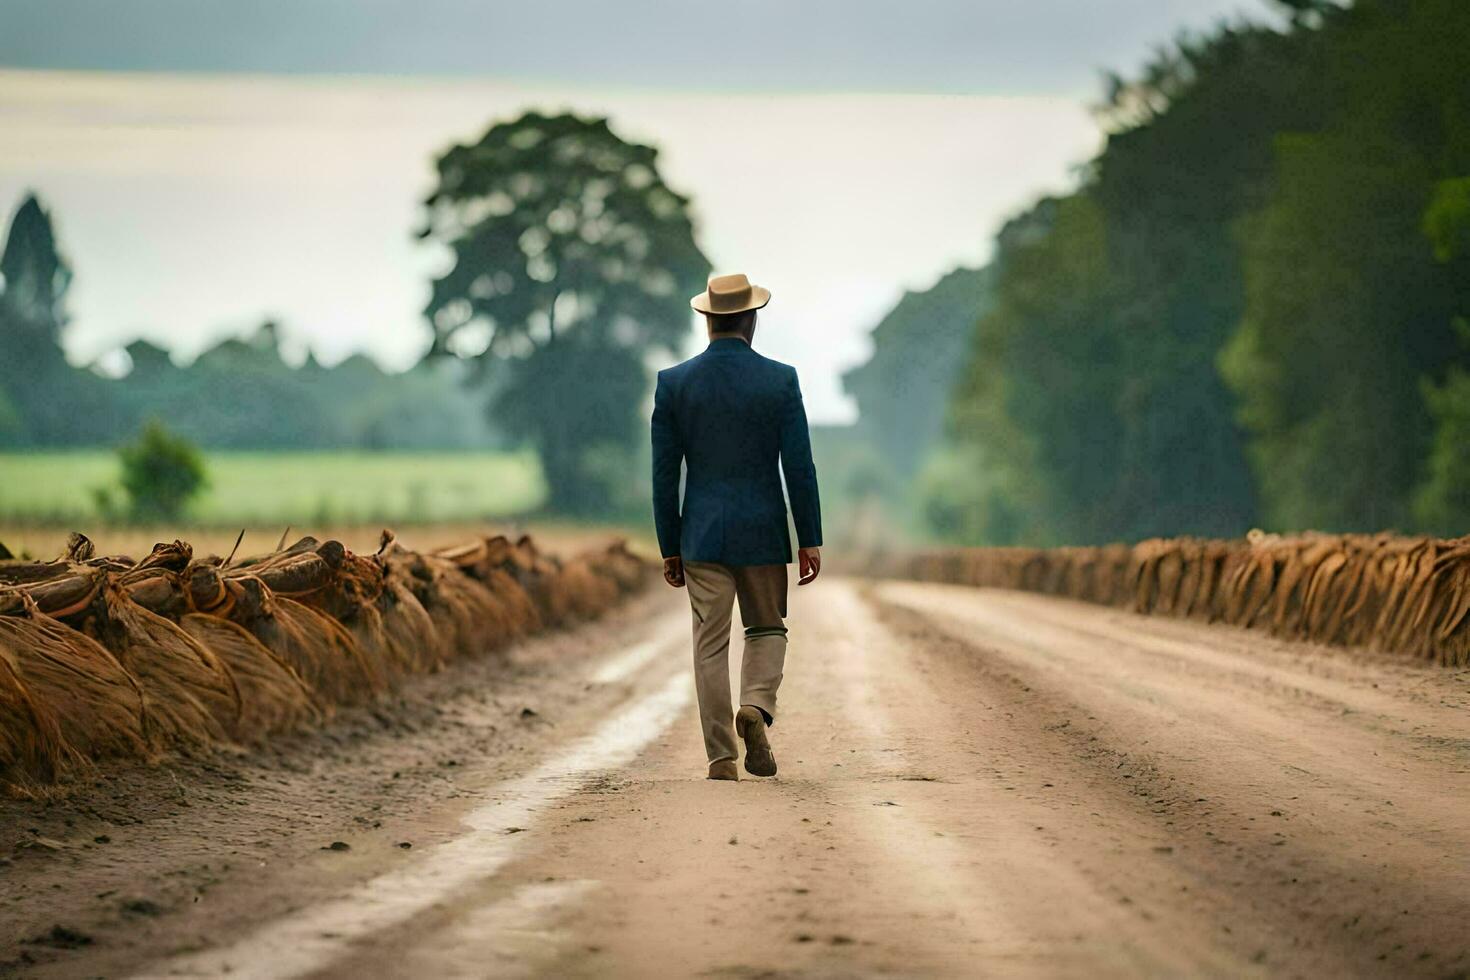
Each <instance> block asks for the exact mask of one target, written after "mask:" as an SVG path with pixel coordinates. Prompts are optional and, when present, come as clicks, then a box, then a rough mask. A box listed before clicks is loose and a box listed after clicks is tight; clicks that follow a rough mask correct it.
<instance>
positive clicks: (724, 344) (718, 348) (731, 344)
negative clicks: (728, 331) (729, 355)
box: [705, 337, 753, 354]
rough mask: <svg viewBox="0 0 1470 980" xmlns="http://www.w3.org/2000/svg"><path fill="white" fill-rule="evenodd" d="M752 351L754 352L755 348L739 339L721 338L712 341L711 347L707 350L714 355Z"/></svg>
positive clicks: (706, 349)
mask: <svg viewBox="0 0 1470 980" xmlns="http://www.w3.org/2000/svg"><path fill="white" fill-rule="evenodd" d="M750 350H753V348H752V347H751V346H750V345H749V344H747V343H746V342H745V341H743V340H741V339H740V338H739V337H721V338H719V339H718V340H711V341H710V342H709V346H708V347H706V348H705V351H706V352H708V353H713V354H720V353H725V352H728V351H734V352H736V353H741V352H744V351H750Z"/></svg>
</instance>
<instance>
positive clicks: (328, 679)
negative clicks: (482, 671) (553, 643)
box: [0, 531, 650, 790]
mask: <svg viewBox="0 0 1470 980" xmlns="http://www.w3.org/2000/svg"><path fill="white" fill-rule="evenodd" d="M237 547H238V545H237ZM649 567H650V566H649V563H647V562H646V561H644V560H643V559H640V558H638V557H637V556H635V555H633V554H632V553H630V552H629V551H628V550H627V548H626V547H625V546H623V545H622V544H621V543H617V544H613V545H611V546H609V547H607V548H604V549H602V550H598V551H592V552H588V553H585V554H582V555H579V556H577V557H574V558H571V559H569V560H566V561H562V560H559V559H557V558H554V557H551V556H549V555H546V554H544V553H542V552H540V551H539V550H538V549H537V548H536V546H535V545H534V543H533V542H532V541H531V539H530V538H529V537H522V538H521V539H520V540H519V541H514V542H512V541H511V540H509V539H507V538H506V537H503V536H494V537H485V538H482V539H479V540H475V541H471V542H469V543H467V544H465V545H463V546H459V547H453V548H445V549H440V550H437V551H431V552H425V553H420V552H415V551H410V550H408V549H406V548H404V547H402V546H401V545H400V544H398V543H397V541H396V540H395V539H394V538H393V536H392V534H391V533H390V532H386V531H385V532H384V534H383V539H382V547H381V548H380V549H379V550H378V552H377V553H376V554H374V555H371V556H363V555H356V554H353V553H352V552H351V551H349V550H347V549H346V548H345V547H343V546H342V544H341V543H339V542H337V541H317V540H316V539H314V538H310V537H307V538H302V539H301V540H299V541H297V542H296V543H295V544H293V545H291V546H290V547H284V542H283V547H281V548H279V549H278V550H277V551H276V552H274V553H273V554H269V555H263V556H260V557H256V558H248V559H243V560H234V559H233V556H232V557H231V558H230V559H221V558H217V557H208V558H196V557H195V556H194V554H193V551H192V549H191V548H190V546H189V545H188V544H186V543H185V542H183V541H174V542H173V543H171V544H159V545H156V546H155V547H154V549H153V551H152V553H151V554H149V555H148V556H147V557H145V558H143V559H142V560H138V561H135V560H133V559H131V558H126V557H103V556H99V555H97V554H95V549H94V547H93V545H92V543H91V542H90V541H89V540H88V539H87V538H85V537H84V536H82V535H77V534H74V535H72V538H71V541H70V544H69V545H68V548H67V551H66V553H65V554H64V555H62V556H61V557H60V558H58V559H57V560H55V561H48V562H23V561H0V786H4V787H7V788H9V789H12V790H25V789H27V788H32V787H35V786H38V785H43V784H46V783H50V782H53V781H55V780H56V779H58V778H59V777H62V776H64V775H65V774H67V773H68V772H71V771H73V770H75V769H77V768H79V767H86V766H90V765H93V764H95V763H97V762H101V761H104V760H108V759H153V758H157V757H159V756H160V755H161V754H163V753H166V752H169V751H184V752H188V751H191V750H199V749H207V748H209V747H213V746H218V745H250V744H254V743H258V742H260V741H262V740H263V739H266V738H269V737H270V736H272V735H275V734H278V733H281V732H286V731H292V730H295V729H300V728H303V727H305V726H310V725H314V724H317V723H319V722H320V721H322V720H323V719H324V718H326V717H328V716H330V715H331V714H332V712H333V709H334V708H335V707H337V706H339V705H351V704H362V703H366V702H370V701H372V700H374V699H375V698H378V697H381V696H382V695H384V694H386V693H388V692H390V691H392V690H393V689H394V687H395V686H396V685H397V684H398V683H399V682H400V681H401V680H402V679H403V678H404V677H406V676H408V675H410V674H420V673H426V672H430V671H434V670H438V669H439V668H440V667H442V666H443V665H444V664H446V663H447V662H449V661H450V660H453V659H454V658H456V657H466V656H475V655H479V654H483V653H485V652H487V651H490V650H495V649H497V648H500V647H503V646H504V645H505V644H507V643H509V642H511V641H513V640H515V639H516V638H517V637H521V636H524V635H526V634H529V633H533V632H536V631H538V630H541V629H544V628H547V627H554V626H559V625H562V624H566V623H571V622H575V621H579V620H584V619H589V618H591V617H594V616H597V615H598V614H600V613H601V612H603V611H604V610H605V609H607V608H608V607H609V606H610V605H612V604H613V603H614V602H615V601H617V599H618V598H619V597H620V596H622V595H625V594H627V593H630V592H632V591H634V590H636V589H638V588H640V587H642V585H643V584H644V583H645V582H646V581H647V579H648V571H649Z"/></svg>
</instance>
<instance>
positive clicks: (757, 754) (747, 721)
mask: <svg viewBox="0 0 1470 980" xmlns="http://www.w3.org/2000/svg"><path fill="white" fill-rule="evenodd" d="M735 732H736V734H738V735H739V736H740V737H741V738H743V739H744V740H745V771H746V772H748V773H750V774H751V775H752V776H774V775H776V756H775V754H774V753H772V752H771V742H770V740H769V739H767V738H766V717H765V715H763V714H761V709H759V708H756V707H753V706H751V705H748V704H744V705H741V706H740V710H739V711H738V712H736V713H735Z"/></svg>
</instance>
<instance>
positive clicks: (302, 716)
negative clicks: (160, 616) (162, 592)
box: [179, 613, 322, 745]
mask: <svg viewBox="0 0 1470 980" xmlns="http://www.w3.org/2000/svg"><path fill="white" fill-rule="evenodd" d="M179 627H180V628H181V629H182V630H183V631H184V632H185V633H187V634H189V636H190V637H191V638H193V639H194V640H195V641H196V642H198V643H199V645H200V646H202V647H204V648H205V649H207V650H208V651H209V652H210V653H212V654H214V655H215V656H216V657H218V658H219V660H220V662H221V663H223V664H224V665H225V666H226V667H227V668H228V669H229V671H230V674H231V676H233V677H234V679H235V685H236V687H237V688H238V689H239V691H240V713H239V717H238V719H237V720H236V722H235V724H234V725H233V726H231V727H230V729H229V735H230V737H231V738H232V739H233V740H234V741H236V742H239V743H241V744H246V745H249V744H254V743H258V742H261V741H263V740H265V739H266V738H268V737H269V736H271V735H276V734H279V733H281V732H289V731H293V730H295V729H298V728H302V727H304V726H306V725H309V724H314V723H315V722H317V721H319V720H321V717H322V713H321V710H320V709H318V708H317V707H316V705H315V704H314V703H313V698H312V693H311V689H310V688H309V687H307V686H306V683H305V682H304V681H303V680H302V679H301V677H300V676H299V675H298V674H297V673H296V671H294V670H292V669H291V667H290V665H289V664H287V663H286V661H285V660H283V659H282V658H280V657H278V656H276V654H275V653H273V652H272V651H271V649H270V648H269V647H267V646H266V645H265V644H264V643H261V642H260V641H259V640H257V639H256V638H255V637H254V636H253V635H251V633H250V632H249V631H248V630H246V629H245V628H244V627H243V626H240V625H239V624H238V623H232V622H230V621H229V620H227V619H220V618H219V617H217V616H210V615H206V614H204V613H187V614H185V615H184V616H183V617H182V618H181V619H180V620H179Z"/></svg>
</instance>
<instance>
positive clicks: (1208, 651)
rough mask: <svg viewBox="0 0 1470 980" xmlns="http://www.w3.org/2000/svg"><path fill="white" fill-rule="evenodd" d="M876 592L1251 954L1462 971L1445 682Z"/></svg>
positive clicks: (1463, 885)
mask: <svg viewBox="0 0 1470 980" xmlns="http://www.w3.org/2000/svg"><path fill="white" fill-rule="evenodd" d="M874 594H875V595H876V597H877V598H878V601H879V607H880V610H881V611H882V612H883V615H884V617H885V619H886V620H888V621H889V622H890V624H891V625H893V626H894V628H895V629H900V630H902V631H904V632H905V633H906V634H907V635H909V636H910V637H912V638H913V640H914V642H915V643H916V645H918V646H923V647H928V646H932V645H933V644H934V642H935V638H936V636H938V637H942V638H944V639H945V640H947V641H948V643H949V645H950V650H949V653H948V656H949V658H950V659H951V660H952V661H954V662H955V663H957V664H961V663H962V664H966V665H967V667H968V669H969V670H971V671H973V672H974V673H976V674H977V676H980V677H983V678H986V679H987V680H986V687H987V690H989V691H991V695H990V696H991V697H995V698H998V699H1001V698H1003V700H1002V701H1001V703H1006V702H1010V703H1012V704H1014V705H1015V706H1016V709H1017V714H1022V713H1024V715H1026V716H1029V717H1033V718H1035V719H1036V721H1037V725H1036V730H1035V733H1034V735H1033V738H1034V739H1035V745H1036V750H1035V751H1036V753H1037V754H1042V753H1045V752H1048V751H1050V752H1052V753H1053V754H1055V753H1056V752H1057V751H1058V750H1062V751H1063V752H1065V753H1067V754H1068V755H1070V756H1071V757H1072V758H1073V759H1074V760H1076V761H1077V762H1080V763H1084V764H1085V765H1086V766H1087V767H1088V768H1090V769H1091V771H1092V774H1093V781H1094V782H1099V781H1101V782H1102V783H1104V784H1107V783H1112V784H1115V787H1116V784H1120V783H1121V784H1126V785H1127V787H1128V792H1129V793H1130V795H1132V796H1133V797H1134V798H1135V801H1134V809H1135V810H1137V811H1138V812H1140V813H1147V814H1150V815H1151V816H1152V818H1153V819H1154V820H1155V822H1156V825H1157V827H1158V829H1159V830H1160V831H1161V832H1163V833H1164V834H1166V836H1167V843H1166V844H1164V845H1161V846H1166V847H1169V848H1170V849H1171V850H1170V852H1169V853H1170V854H1171V856H1172V858H1173V859H1174V860H1175V861H1177V863H1179V864H1180V865H1181V866H1184V867H1187V868H1189V869H1190V871H1191V873H1193V874H1194V875H1195V876H1197V877H1198V878H1199V879H1200V881H1201V882H1202V883H1205V884H1206V886H1207V887H1209V888H1211V889H1212V890H1213V891H1214V892H1215V893H1216V894H1217V895H1220V896H1222V897H1224V898H1225V899H1226V900H1227V902H1228V903H1229V904H1232V905H1234V906H1235V907H1236V908H1237V909H1240V910H1242V911H1244V912H1245V913H1247V916H1248V918H1249V919H1251V920H1254V921H1255V923H1256V924H1257V928H1259V929H1260V930H1261V935H1262V937H1263V939H1262V942H1263V945H1262V946H1261V949H1260V950H1259V954H1260V956H1261V959H1262V962H1266V963H1274V964H1275V965H1276V966H1277V967H1278V968H1281V967H1287V968H1292V967H1299V968H1305V966H1307V965H1310V964H1312V963H1313V958H1315V957H1332V958H1336V959H1338V960H1339V961H1340V964H1341V965H1340V967H1339V969H1340V970H1343V971H1346V972H1349V973H1356V974H1373V973H1381V972H1382V971H1384V970H1387V969H1392V970H1393V971H1395V972H1397V973H1400V974H1413V975H1426V976H1445V975H1454V974H1455V973H1456V972H1457V971H1464V970H1465V968H1466V965H1467V964H1470V950H1467V943H1466V940H1465V938H1464V937H1465V935H1466V934H1465V930H1464V928H1463V923H1464V922H1465V921H1466V920H1467V915H1470V857H1467V855H1470V792H1467V790H1470V787H1467V786H1466V784H1465V782H1464V781H1463V780H1462V779H1457V777H1456V775H1455V774H1456V772H1457V771H1459V770H1463V769H1464V768H1465V754H1464V749H1463V748H1462V746H1463V745H1464V744H1466V743H1465V737H1466V735H1467V729H1470V723H1467V720H1466V717H1465V715H1464V713H1463V712H1462V711H1460V710H1459V709H1458V702H1459V700H1460V697H1461V693H1460V692H1459V689H1458V686H1457V683H1456V681H1455V680H1454V678H1452V677H1447V676H1445V674H1444V673H1443V672H1438V671H1436V670H1434V669H1433V668H1425V669H1421V670H1418V671H1406V670H1405V669H1404V668H1401V667H1399V666H1397V665H1377V664H1374V663H1373V662H1371V661H1365V662H1353V661H1352V660H1351V659H1338V660H1336V661H1333V662H1332V665H1331V666H1330V667H1328V668H1327V669H1325V670H1324V669H1323V668H1322V665H1321V664H1317V663H1313V662H1312V659H1311V658H1313V657H1318V656H1327V657H1333V656H1337V657H1338V658H1341V657H1342V654H1341V652H1330V653H1326V654H1323V653H1321V652H1319V651H1304V652H1301V653H1290V652H1287V651H1285V650H1283V647H1285V646H1286V645H1285V644H1271V643H1269V642H1267V643H1264V644H1259V645H1252V646H1251V647H1250V648H1247V647H1245V646H1243V645H1241V644H1240V643H1239V631H1234V630H1228V629H1220V628H1212V627H1203V626H1197V625H1193V624H1183V623H1171V624H1169V630H1168V633H1169V636H1168V638H1167V640H1166V641H1165V642H1160V638H1159V636H1158V635H1157V633H1155V632H1154V631H1152V630H1149V629H1147V628H1140V630H1139V632H1138V634H1137V635H1135V633H1134V632H1133V631H1132V630H1131V629H1130V628H1129V627H1130V626H1131V625H1132V624H1131V622H1130V621H1129V619H1128V618H1126V617H1120V616H1119V615H1118V614H1116V613H1113V612H1111V611H1109V610H1099V609H1094V608H1093V607H1089V606H1084V605H1082V604H1079V603H1068V602H1063V601H1058V600H1052V599H1045V600H1042V599H1038V598H1037V597H1030V596H1016V595H1014V594H1011V593H997V592H992V591H989V590H971V589H963V588H948V587H935V586H920V587H914V586H909V585H906V584H886V585H882V586H879V587H877V588H876V589H875V590H874ZM1324 674H1325V675H1326V676H1323V675H1324ZM1435 688H1438V690H1439V691H1440V692H1441V694H1440V696H1438V697H1435V696H1425V694H1426V690H1432V689H1435ZM1349 704H1351V705H1352V706H1349ZM1369 705H1371V707H1372V709H1373V710H1372V711H1371V712H1370V711H1367V710H1364V709H1365V707H1367V706H1369ZM1023 758H1024V755H1023ZM1074 768H1075V764H1074ZM1079 775H1082V776H1085V773H1082V774H1079ZM1232 928H1234V929H1235V930H1237V931H1238V929H1239V926H1238V925H1236V926H1233V927H1232ZM1319 965H1320V964H1319Z"/></svg>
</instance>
